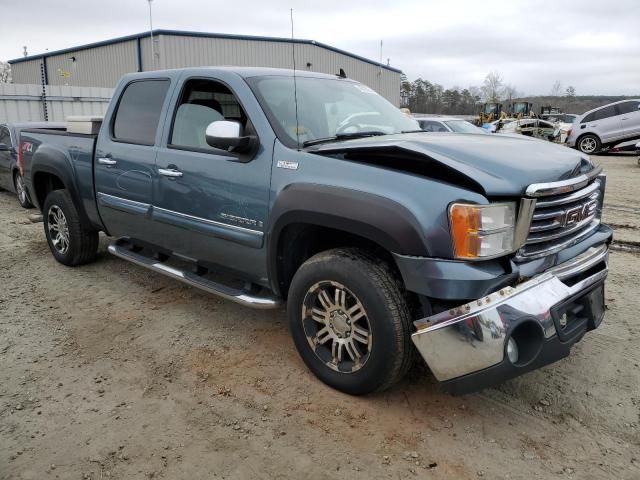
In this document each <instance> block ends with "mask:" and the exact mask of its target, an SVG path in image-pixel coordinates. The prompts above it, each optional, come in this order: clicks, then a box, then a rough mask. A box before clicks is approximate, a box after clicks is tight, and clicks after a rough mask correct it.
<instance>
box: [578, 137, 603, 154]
mask: <svg viewBox="0 0 640 480" xmlns="http://www.w3.org/2000/svg"><path fill="white" fill-rule="evenodd" d="M592 145H595V148H594V147H591V146H592ZM587 146H588V148H587ZM600 147H602V143H601V142H600V139H599V138H598V136H597V135H594V134H592V133H587V134H586V135H583V136H581V137H580V138H579V139H578V141H577V142H576V148H577V149H578V150H580V151H581V152H582V153H586V154H592V153H597V152H598V150H600Z"/></svg>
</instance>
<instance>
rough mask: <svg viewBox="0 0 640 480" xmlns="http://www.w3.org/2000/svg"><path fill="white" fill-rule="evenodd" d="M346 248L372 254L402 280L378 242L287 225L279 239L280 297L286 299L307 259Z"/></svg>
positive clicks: (334, 231) (319, 228) (302, 225)
mask: <svg viewBox="0 0 640 480" xmlns="http://www.w3.org/2000/svg"><path fill="white" fill-rule="evenodd" d="M345 247H357V248H359V249H361V250H364V251H367V252H369V253H370V254H372V255H375V256H376V257H378V258H380V259H381V260H382V261H384V262H386V263H387V264H388V265H389V266H390V268H391V269H392V270H393V272H394V273H395V274H396V275H397V277H398V279H401V278H402V277H401V275H400V271H399V270H398V268H397V266H396V263H395V261H394V260H393V256H392V255H391V253H390V252H389V251H387V250H385V249H384V248H383V247H381V246H380V245H378V244H377V243H375V242H373V241H371V240H369V239H367V238H365V237H361V236H359V235H355V234H353V233H350V232H345V231H343V230H337V229H333V228H328V227H323V226H318V225H312V224H307V223H293V224H290V225H287V226H286V227H285V228H284V229H283V230H282V231H281V232H280V236H279V237H278V246H277V250H276V252H277V259H276V261H277V279H278V287H279V290H280V293H281V295H282V296H283V297H285V298H286V297H287V293H288V291H289V286H290V285H291V280H292V279H293V276H294V274H295V273H296V271H297V270H298V268H299V267H300V265H302V264H303V263H304V262H305V261H307V259H309V258H311V257H312V256H313V255H315V254H316V253H320V252H322V251H325V250H329V249H331V248H345Z"/></svg>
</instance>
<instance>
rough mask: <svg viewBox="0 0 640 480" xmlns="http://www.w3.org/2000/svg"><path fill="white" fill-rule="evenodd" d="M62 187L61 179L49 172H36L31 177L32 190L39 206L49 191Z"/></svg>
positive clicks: (42, 203)
mask: <svg viewBox="0 0 640 480" xmlns="http://www.w3.org/2000/svg"><path fill="white" fill-rule="evenodd" d="M64 188H65V186H64V183H63V182H62V180H60V178H59V177H57V176H55V175H53V174H51V173H36V175H35V176H34V178H33V190H34V192H35V195H36V200H37V202H38V205H40V208H42V206H43V205H44V200H45V198H47V195H49V193H50V192H52V191H53V190H62V189H64Z"/></svg>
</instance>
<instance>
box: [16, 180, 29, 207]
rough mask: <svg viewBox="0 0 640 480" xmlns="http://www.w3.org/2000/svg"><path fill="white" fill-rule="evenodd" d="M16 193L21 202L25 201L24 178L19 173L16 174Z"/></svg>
mask: <svg viewBox="0 0 640 480" xmlns="http://www.w3.org/2000/svg"><path fill="white" fill-rule="evenodd" d="M16 193H17V194H18V200H20V203H21V204H25V203H27V200H28V199H27V190H26V189H25V187H24V179H23V178H22V176H21V175H16Z"/></svg>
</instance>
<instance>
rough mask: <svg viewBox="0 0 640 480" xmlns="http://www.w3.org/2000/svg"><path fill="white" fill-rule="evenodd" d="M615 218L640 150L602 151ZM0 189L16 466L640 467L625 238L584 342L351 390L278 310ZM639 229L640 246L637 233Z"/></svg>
mask: <svg viewBox="0 0 640 480" xmlns="http://www.w3.org/2000/svg"><path fill="white" fill-rule="evenodd" d="M600 161H601V162H602V163H603V164H604V166H605V168H606V170H607V172H608V173H609V180H608V181H609V184H608V194H607V199H606V202H607V208H606V211H605V218H606V219H607V220H608V221H610V222H612V223H613V224H614V225H615V226H616V232H617V233H620V236H621V237H624V239H625V241H627V242H634V241H635V242H638V241H640V203H639V201H638V193H639V192H640V168H639V167H638V166H637V164H636V160H635V159H634V158H629V157H600ZM27 215H28V212H26V211H25V210H22V209H21V208H20V207H19V206H18V204H17V201H16V200H15V198H14V197H12V196H10V195H9V194H8V193H6V192H3V193H0V478H1V479H42V478H61V479H83V478H85V479H88V478H91V479H104V478H127V479H129V478H132V479H143V478H164V479H201V478H202V479H204V478H207V479H211V478H226V479H244V478H250V479H256V478H265V479H266V478H296V479H298V478H310V479H316V478H328V479H339V478H349V479H370V478H393V479H401V478H428V479H443V478H461V479H464V478H490V479H494V478H505V479H506V478H509V479H527V480H530V479H549V478H566V479H571V478H574V479H637V478H640V373H639V372H640V368H639V363H640V315H639V314H640V309H639V306H638V301H637V294H638V291H639V290H638V285H639V284H640V262H639V259H640V257H639V256H638V254H637V253H633V252H625V251H620V250H616V251H614V252H613V253H612V255H611V274H610V277H609V278H610V280H609V283H608V288H607V303H608V307H609V311H608V314H607V317H606V319H605V323H604V324H603V325H602V326H601V328H599V329H598V330H596V331H594V332H591V333H590V334H589V335H587V336H586V337H585V338H584V340H583V341H582V342H580V343H579V344H578V345H576V347H575V348H574V351H573V355H572V356H571V357H570V358H568V359H566V360H563V361H561V362H559V363H557V364H554V365H552V366H549V367H547V368H545V369H543V370H540V371H536V372H533V373H530V374H527V375H525V376H523V377H520V378H518V379H515V380H513V381H509V382H507V383H505V384H504V385H502V386H500V387H498V388H495V389H489V390H486V391H484V392H482V393H478V394H473V395H469V396H466V397H451V396H448V395H446V394H443V393H441V392H440V391H439V390H438V388H437V385H436V384H435V381H434V380H433V378H432V377H431V376H430V374H429V373H428V371H427V370H426V369H425V368H421V367H420V366H417V367H416V368H414V370H413V371H412V372H411V373H410V375H409V377H408V378H407V379H406V380H405V381H403V382H402V383H401V384H400V385H398V386H396V387H395V388H393V389H392V390H390V391H388V392H386V393H383V394H379V395H372V396H368V397H365V398H353V397H349V396H346V395H343V394H340V393H338V392H335V391H333V390H331V389H329V388H328V387H325V386H324V385H323V384H321V383H320V382H319V381H317V380H316V379H315V377H313V376H312V375H311V374H310V373H309V371H307V369H306V368H305V366H304V365H303V364H302V362H301V361H300V359H299V358H298V356H297V354H296V352H295V350H294V347H293V344H292V342H291V340H290V338H289V336H288V333H287V330H286V326H285V315H284V312H282V311H275V312H271V313H263V312H256V311H252V310H248V309H245V308H243V307H240V306H237V305H234V304H231V303H228V302H224V301H221V300H219V299H217V298H215V297H212V296H208V295H206V294H203V293H201V292H199V291H197V290H195V289H192V288H189V287H186V286H183V285H181V284H179V283H177V282H175V281H172V280H170V279H167V278H164V277H162V276H160V275H156V274H153V273H149V272H148V271H146V270H143V269H141V268H139V267H136V266H134V265H132V264H128V263H125V262H123V261H121V260H119V259H116V258H114V257H112V256H110V255H109V254H108V253H107V252H106V245H107V243H108V239H106V238H104V239H103V241H102V244H101V252H100V256H99V259H98V261H97V262H96V263H94V264H91V265H87V266H84V267H80V268H73V269H71V268H66V267H64V266H62V265H59V264H57V263H56V262H55V261H54V260H53V258H52V256H51V255H50V254H49V251H48V248H47V244H46V242H45V239H44V235H43V232H42V224H31V223H30V222H29V221H28V219H27ZM625 245H626V244H625Z"/></svg>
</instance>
